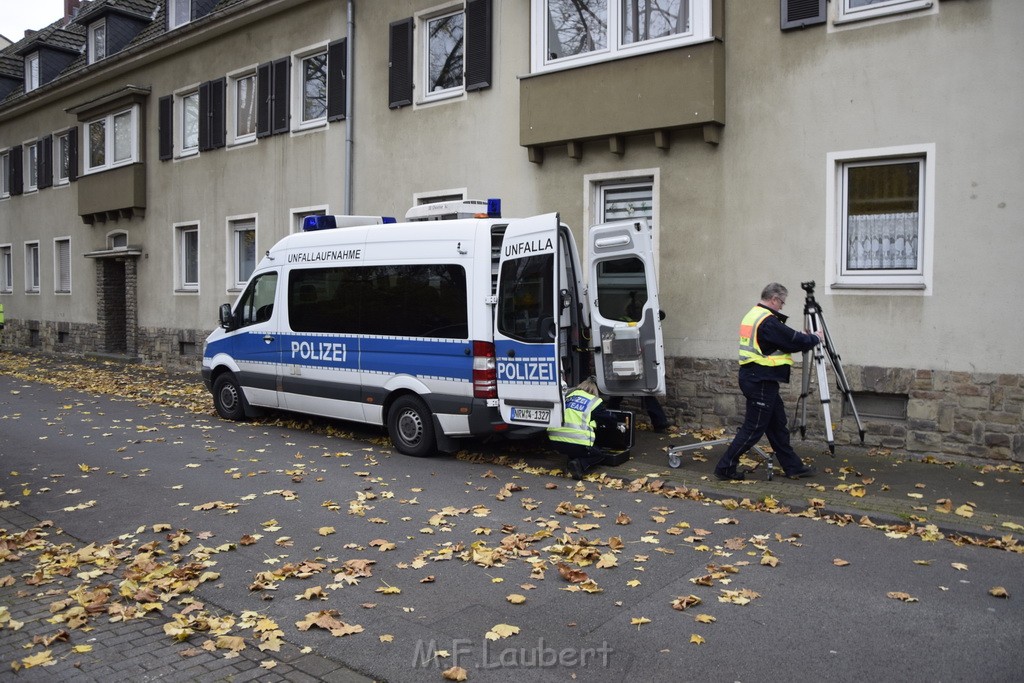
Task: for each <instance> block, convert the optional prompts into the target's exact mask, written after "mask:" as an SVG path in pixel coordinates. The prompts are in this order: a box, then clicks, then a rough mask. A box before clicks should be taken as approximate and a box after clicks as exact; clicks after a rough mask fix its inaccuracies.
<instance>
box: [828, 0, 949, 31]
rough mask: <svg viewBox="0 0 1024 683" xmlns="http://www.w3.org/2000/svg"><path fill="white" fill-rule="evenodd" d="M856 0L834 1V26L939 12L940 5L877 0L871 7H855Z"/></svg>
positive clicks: (929, 0) (916, 0) (925, 0)
mask: <svg viewBox="0 0 1024 683" xmlns="http://www.w3.org/2000/svg"><path fill="white" fill-rule="evenodd" d="M855 1H856V0H834V3H833V4H834V5H835V17H834V19H833V20H832V23H833V24H836V25H841V24H847V23H850V22H855V21H865V20H868V19H879V18H882V17H890V16H892V15H894V14H903V13H906V12H918V11H922V10H929V9H930V10H933V11H934V12H938V10H939V8H938V3H937V2H935V1H934V0H877V1H876V2H873V3H872V4H870V5H863V6H861V7H855V6H853V3H854V2H855Z"/></svg>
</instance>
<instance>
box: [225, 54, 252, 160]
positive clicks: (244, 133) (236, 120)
mask: <svg viewBox="0 0 1024 683" xmlns="http://www.w3.org/2000/svg"><path fill="white" fill-rule="evenodd" d="M230 97H231V98H232V102H231V105H230V111H232V112H233V115H232V117H231V123H232V125H233V126H234V129H233V130H232V132H231V136H232V140H233V141H234V142H236V143H239V142H249V141H251V140H255V139H256V73H255V72H252V71H250V72H249V73H245V74H242V75H239V76H234V77H232V79H231V93H230Z"/></svg>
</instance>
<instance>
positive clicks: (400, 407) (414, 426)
mask: <svg viewBox="0 0 1024 683" xmlns="http://www.w3.org/2000/svg"><path fill="white" fill-rule="evenodd" d="M388 435H389V436H390V437H391V442H392V443H393V444H395V448H397V449H398V452H399V453H404V454H405V455H412V456H415V457H417V458H422V457H425V456H428V455H433V454H434V452H435V450H436V443H435V441H434V418H433V415H431V413H430V409H429V408H427V405H426V404H425V403H424V402H423V400H422V399H420V398H418V397H416V396H400V397H399V398H398V399H397V400H396V401H395V403H394V405H392V406H391V410H389V411H388Z"/></svg>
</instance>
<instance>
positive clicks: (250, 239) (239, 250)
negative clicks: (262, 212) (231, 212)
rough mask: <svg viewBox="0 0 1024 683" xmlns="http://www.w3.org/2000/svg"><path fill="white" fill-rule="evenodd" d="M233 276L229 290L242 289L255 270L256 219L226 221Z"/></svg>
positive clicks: (230, 266)
mask: <svg viewBox="0 0 1024 683" xmlns="http://www.w3.org/2000/svg"><path fill="white" fill-rule="evenodd" d="M228 230H229V235H228V237H229V239H230V240H231V246H230V253H231V255H232V257H231V258H232V263H231V264H230V265H229V268H230V270H229V272H231V273H232V275H233V282H232V283H231V289H242V288H243V287H245V283H246V282H248V281H249V276H251V275H252V271H253V270H255V268H256V219H255V218H244V219H237V220H230V221H228Z"/></svg>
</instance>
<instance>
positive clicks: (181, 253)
mask: <svg viewBox="0 0 1024 683" xmlns="http://www.w3.org/2000/svg"><path fill="white" fill-rule="evenodd" d="M174 237H175V245H174V248H175V252H176V256H177V262H178V267H177V282H176V283H175V285H176V289H178V290H179V291H184V292H198V291H199V226H198V225H196V224H195V223H190V224H188V225H176V226H175V227H174Z"/></svg>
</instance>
